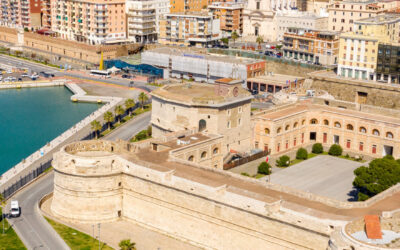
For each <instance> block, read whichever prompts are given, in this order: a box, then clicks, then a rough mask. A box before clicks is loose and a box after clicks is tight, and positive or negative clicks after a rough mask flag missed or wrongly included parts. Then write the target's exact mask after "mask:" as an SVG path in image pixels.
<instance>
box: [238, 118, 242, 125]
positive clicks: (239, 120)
mask: <svg viewBox="0 0 400 250" xmlns="http://www.w3.org/2000/svg"><path fill="white" fill-rule="evenodd" d="M238 124H239V126H240V125H242V119H240V118H239V119H238Z"/></svg>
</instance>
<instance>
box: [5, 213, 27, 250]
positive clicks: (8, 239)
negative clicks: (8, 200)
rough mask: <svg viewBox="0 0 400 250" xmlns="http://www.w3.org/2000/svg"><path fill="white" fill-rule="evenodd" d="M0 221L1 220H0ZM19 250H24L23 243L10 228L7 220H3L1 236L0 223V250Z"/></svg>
mask: <svg viewBox="0 0 400 250" xmlns="http://www.w3.org/2000/svg"><path fill="white" fill-rule="evenodd" d="M0 215H1V208H0ZM0 220H1V219H0ZM5 249H7V250H20V249H26V247H25V246H24V243H22V241H21V240H20V239H19V237H18V235H17V234H16V233H15V231H14V229H12V227H10V225H9V224H8V221H7V219H4V234H3V221H0V250H5Z"/></svg>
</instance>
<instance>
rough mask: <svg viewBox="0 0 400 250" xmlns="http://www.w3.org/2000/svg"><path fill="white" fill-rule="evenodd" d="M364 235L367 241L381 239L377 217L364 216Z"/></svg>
mask: <svg viewBox="0 0 400 250" xmlns="http://www.w3.org/2000/svg"><path fill="white" fill-rule="evenodd" d="M364 221H365V233H366V234H367V237H368V239H382V230H381V223H380V221H379V217H378V215H365V216H364Z"/></svg>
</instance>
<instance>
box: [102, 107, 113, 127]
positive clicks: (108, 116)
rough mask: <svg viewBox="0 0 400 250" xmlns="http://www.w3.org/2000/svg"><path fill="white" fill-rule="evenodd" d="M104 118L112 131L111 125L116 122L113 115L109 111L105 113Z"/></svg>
mask: <svg viewBox="0 0 400 250" xmlns="http://www.w3.org/2000/svg"><path fill="white" fill-rule="evenodd" d="M103 118H104V120H105V121H106V122H107V125H108V130H110V129H111V123H112V122H113V121H114V116H113V113H111V112H110V111H107V112H105V113H104V116H103Z"/></svg>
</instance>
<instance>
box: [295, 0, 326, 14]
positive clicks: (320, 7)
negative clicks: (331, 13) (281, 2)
mask: <svg viewBox="0 0 400 250" xmlns="http://www.w3.org/2000/svg"><path fill="white" fill-rule="evenodd" d="M300 2H301V3H302V4H303V2H306V3H305V4H303V5H306V6H307V7H306V9H301V8H299V10H301V11H307V12H309V13H314V14H315V15H317V16H321V15H322V16H325V15H327V14H328V7H329V0H313V1H303V0H300ZM297 6H299V4H297Z"/></svg>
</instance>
